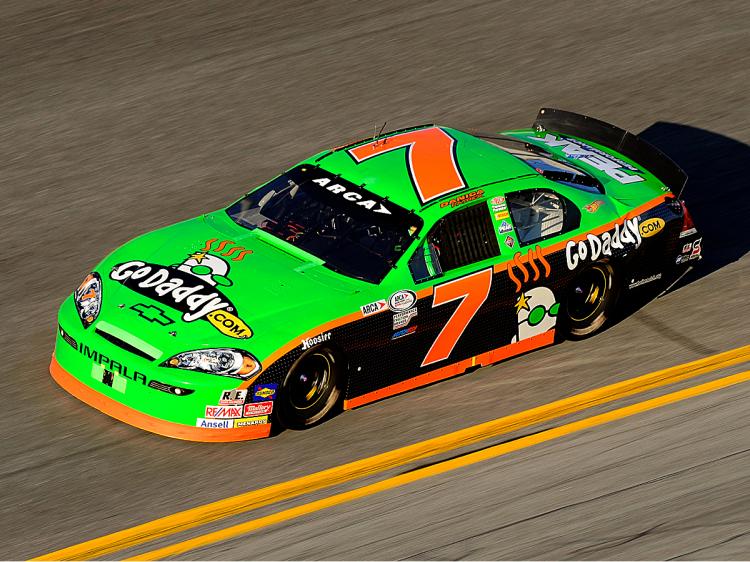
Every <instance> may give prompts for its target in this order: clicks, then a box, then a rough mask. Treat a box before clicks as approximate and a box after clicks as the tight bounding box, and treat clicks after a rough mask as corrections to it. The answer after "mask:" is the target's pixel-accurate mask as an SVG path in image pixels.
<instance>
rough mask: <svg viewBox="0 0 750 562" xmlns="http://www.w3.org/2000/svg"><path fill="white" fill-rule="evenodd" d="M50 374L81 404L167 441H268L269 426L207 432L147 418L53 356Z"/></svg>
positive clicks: (151, 417)
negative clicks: (65, 367)
mask: <svg viewBox="0 0 750 562" xmlns="http://www.w3.org/2000/svg"><path fill="white" fill-rule="evenodd" d="M49 371H50V374H51V375H52V378H53V379H55V381H56V382H57V384H59V385H60V386H61V387H62V388H63V389H65V390H67V391H68V392H69V393H70V394H72V395H73V396H75V397H76V398H78V399H79V400H80V401H81V402H84V403H86V404H88V405H89V406H91V407H93V408H96V409H97V410H99V411H100V412H102V413H105V414H107V415H108V416H111V417H113V418H115V419H117V420H120V421H121V422H125V423H127V424H129V425H132V426H134V427H137V428H139V429H143V430H145V431H150V432H152V433H156V434H159V435H164V436H166V437H174V438H175V439H184V440H186V441H204V442H229V441H247V440H249V439H261V438H263V437H268V436H269V435H270V433H271V424H263V425H254V426H249V427H242V428H233V429H207V428H202V427H193V426H190V425H184V424H181V423H175V422H170V421H167V420H162V419H159V418H156V417H153V416H149V415H148V414H144V413H143V412H139V411H138V410H134V409H133V408H130V407H129V406H126V405H125V404H121V403H120V402H116V401H115V400H113V399H111V398H109V397H107V396H105V395H104V394H100V393H99V392H97V391H95V390H93V389H92V388H91V387H89V386H86V385H85V384H83V383H82V382H81V381H79V380H78V379H77V378H75V377H74V376H73V375H71V374H70V373H69V372H67V371H66V370H65V369H63V368H62V367H61V366H60V363H58V362H57V358H56V357H55V355H52V362H51V363H50V366H49Z"/></svg>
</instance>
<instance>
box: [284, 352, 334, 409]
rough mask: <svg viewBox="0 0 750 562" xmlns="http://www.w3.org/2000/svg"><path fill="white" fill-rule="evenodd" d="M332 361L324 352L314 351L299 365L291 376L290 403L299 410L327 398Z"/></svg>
mask: <svg viewBox="0 0 750 562" xmlns="http://www.w3.org/2000/svg"><path fill="white" fill-rule="evenodd" d="M331 369H332V363H331V359H330V357H328V355H326V354H323V353H312V354H310V355H308V356H307V357H305V358H304V359H303V360H302V362H301V363H300V364H299V365H297V367H296V368H295V370H294V373H292V374H291V376H290V377H289V383H288V387H287V392H288V393H289V403H290V404H291V405H292V407H293V408H294V409H296V410H299V411H304V410H308V409H310V408H313V407H314V406H316V405H317V404H318V402H320V401H321V400H322V399H324V398H325V396H326V394H327V391H328V387H329V386H330V381H331Z"/></svg>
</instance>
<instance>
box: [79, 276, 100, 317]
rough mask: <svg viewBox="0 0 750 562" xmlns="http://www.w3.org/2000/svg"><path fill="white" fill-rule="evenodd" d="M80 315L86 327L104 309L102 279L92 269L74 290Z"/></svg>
mask: <svg viewBox="0 0 750 562" xmlns="http://www.w3.org/2000/svg"><path fill="white" fill-rule="evenodd" d="M73 300H74V301H75V305H76V310H77V311H78V317H79V318H80V319H81V323H82V324H83V327H84V328H88V327H89V326H91V324H93V323H94V320H96V318H97V317H98V316H99V311H100V310H101V309H102V279H101V277H99V274H98V273H96V272H94V271H92V272H91V273H89V274H88V275H87V276H86V279H84V280H83V282H82V283H81V284H80V285H79V286H78V288H77V289H76V290H75V291H74V292H73Z"/></svg>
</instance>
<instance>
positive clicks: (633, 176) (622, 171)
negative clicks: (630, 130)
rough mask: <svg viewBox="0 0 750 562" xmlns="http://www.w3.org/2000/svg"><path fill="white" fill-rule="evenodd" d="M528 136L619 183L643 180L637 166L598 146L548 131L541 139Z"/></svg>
mask: <svg viewBox="0 0 750 562" xmlns="http://www.w3.org/2000/svg"><path fill="white" fill-rule="evenodd" d="M529 138H530V139H534V140H536V141H541V142H543V143H544V144H546V145H547V146H551V147H559V148H561V149H562V152H563V154H565V156H566V157H568V158H570V159H572V160H578V161H580V162H583V163H585V164H587V165H589V166H591V167H592V168H595V169H597V170H599V171H601V172H604V173H605V174H607V175H608V176H609V177H611V178H612V179H614V180H616V181H618V182H620V183H623V184H629V183H636V182H642V181H643V178H642V177H641V176H639V175H638V173H640V172H641V171H640V170H639V169H638V168H636V167H634V166H631V165H630V164H628V163H627V162H624V161H622V160H620V159H619V158H616V157H614V156H612V155H610V154H607V153H606V152H604V151H602V150H599V149H598V148H594V147H593V146H590V145H588V144H586V143H585V142H581V141H579V140H574V139H570V138H566V137H559V138H558V137H557V136H556V135H551V134H549V133H546V134H545V136H544V138H543V139H539V138H538V137H536V136H530V137H529ZM633 172H635V173H633Z"/></svg>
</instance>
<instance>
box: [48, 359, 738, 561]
mask: <svg viewBox="0 0 750 562" xmlns="http://www.w3.org/2000/svg"><path fill="white" fill-rule="evenodd" d="M746 361H750V345H748V346H743V347H739V348H736V349H732V350H729V351H725V352H723V353H719V354H717V355H712V356H709V357H704V358H703V359H698V360H697V361H692V362H689V363H684V364H682V365H677V366H675V367H670V368H668V369H663V370H660V371H655V372H653V373H649V374H647V375H642V376H640V377H635V378H632V379H628V380H625V381H622V382H618V383H615V384H611V385H608V386H604V387H601V388H597V389H594V390H590V391H587V392H583V393H581V394H576V395H574V396H570V397H568V398H564V399H562V400H557V401H555V402H551V403H549V404H545V405H543V406H539V407H536V408H532V409H530V410H525V411H523V412H519V413H516V414H512V415H509V416H505V417H502V418H498V419H496V420H492V421H489V422H485V423H482V424H479V425H475V426H472V427H468V428H466V429H462V430H459V431H455V432H452V433H448V434H446V435H441V436H438V437H434V438H432V439H427V440H425V441H421V442H419V443H414V444H412V445H407V446H405V447H401V448H399V449H394V450H392V451H388V452H385V453H381V454H379V455H375V456H372V457H368V458H365V459H361V460H357V461H354V462H351V463H348V464H344V465H341V466H336V467H332V468H329V469H326V470H322V471H320V472H316V473H313V474H310V475H307V476H303V477H300V478H296V479H294V480H290V481H287V482H281V483H279V484H274V485H271V486H268V487H265V488H261V489H259V490H252V491H250V492H245V493H243V494H239V495H236V496H232V497H229V498H225V499H222V500H218V501H216V502H213V503H209V504H205V505H202V506H198V507H194V508H191V509H187V510H185V511H181V512H178V513H175V514H173V515H168V516H166V517H162V518H159V519H155V520H153V521H149V522H147V523H143V524H141V525H137V526H135V527H131V528H128V529H124V530H122V531H117V532H115V533H111V534H109V535H104V536H102V537H98V538H96V539H92V540H89V541H86V542H82V543H79V544H76V545H73V546H69V547H67V548H63V549H61V550H57V551H55V552H50V553H48V554H44V555H42V556H39V557H38V558H35V559H34V560H87V559H96V558H101V557H102V556H104V555H106V554H109V553H112V552H117V551H119V550H123V549H125V548H131V547H133V546H137V545H139V544H143V543H145V542H149V541H152V540H155V539H158V538H160V537H164V536H168V535H172V534H174V533H179V532H181V531H185V530H187V529H191V528H194V527H198V526H200V525H203V524H206V523H210V522H212V521H217V520H220V519H223V518H226V517H230V516H232V515H237V514H239V513H244V512H247V511H250V510H253V509H257V508H260V507H263V506H266V505H270V504H273V503H276V502H280V501H283V500H286V499H289V498H294V497H297V496H300V495H302V494H306V493H309V492H313V491H316V490H322V489H325V488H329V487H331V486H335V485H337V484H341V483H344V482H348V481H351V480H354V479H357V478H362V477H364V476H368V475H371V474H376V473H378V472H382V471H384V470H388V469H390V468H394V467H398V466H401V465H404V464H407V463H409V462H412V461H415V460H418V459H423V458H426V457H430V456H433V455H437V454H441V453H444V452H447V451H450V450H453V449H457V448H459V447H464V446H466V445H471V444H473V443H477V442H479V441H483V440H485V439H488V438H492V437H497V436H498V435H502V434H505V433H509V432H512V431H516V430H519V429H522V428H525V427H528V426H531V425H534V424H538V423H541V422H545V421H549V420H552V419H556V418H559V417H562V416H565V415H568V414H572V413H575V412H579V411H582V410H585V409H587V408H591V407H593V406H597V405H600V404H606V403H608V402H612V401H614V400H618V399H620V398H624V397H626V396H631V395H634V394H638V393H640V392H645V391H647V390H651V389H654V388H658V387H661V386H665V385H668V384H672V383H675V382H678V381H682V380H686V379H689V378H692V377H696V376H699V375H702V374H705V373H708V372H711V371H714V370H717V369H722V368H724V367H729V366H732V365H736V364H739V363H744V362H746Z"/></svg>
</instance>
